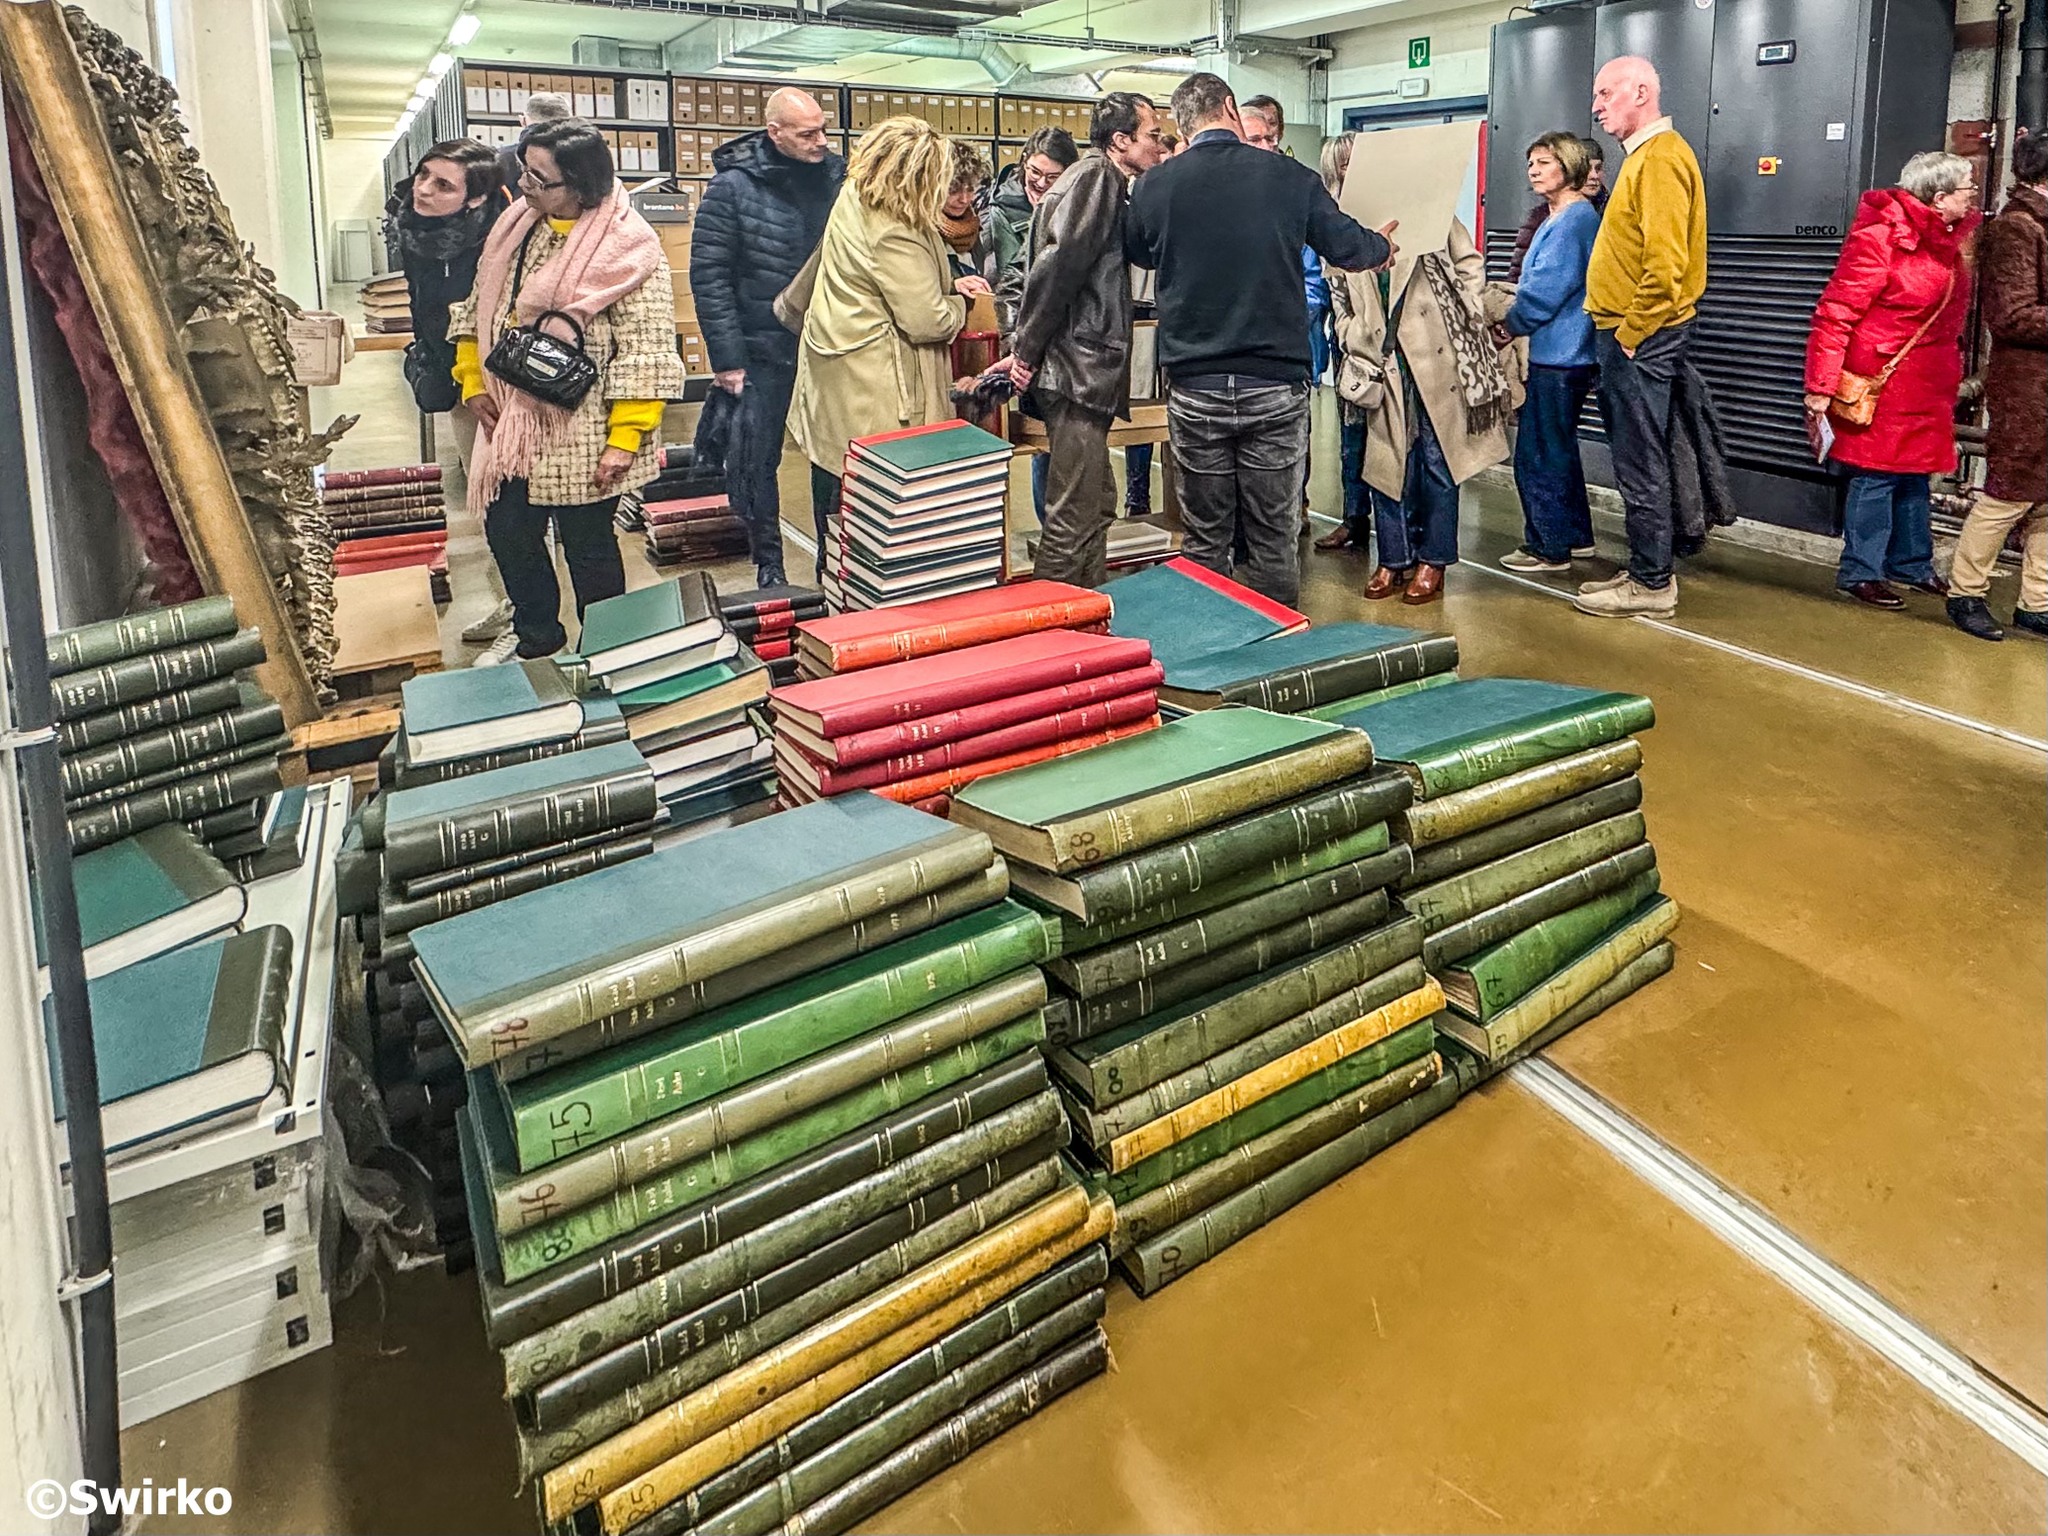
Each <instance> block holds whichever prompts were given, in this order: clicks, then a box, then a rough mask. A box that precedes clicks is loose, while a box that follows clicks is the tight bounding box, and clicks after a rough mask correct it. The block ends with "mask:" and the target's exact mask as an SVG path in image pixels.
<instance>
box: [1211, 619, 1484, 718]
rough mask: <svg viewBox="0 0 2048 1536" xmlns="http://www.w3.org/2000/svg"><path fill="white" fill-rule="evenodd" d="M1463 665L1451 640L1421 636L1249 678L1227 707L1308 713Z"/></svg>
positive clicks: (1227, 697)
mask: <svg viewBox="0 0 2048 1536" xmlns="http://www.w3.org/2000/svg"><path fill="white" fill-rule="evenodd" d="M1457 664H1458V642H1457V640H1456V638H1455V637H1453V636H1451V635H1417V636H1416V638H1415V642H1414V643H1413V644H1411V645H1391V646H1387V647H1385V648H1383V649H1381V650H1377V651H1363V652H1360V653H1359V654H1357V655H1354V656H1332V657H1329V658H1327V659H1326V660H1323V661H1316V662H1310V663H1309V664H1308V665H1306V666H1301V667H1295V668H1292V669H1290V670H1288V671H1285V672H1271V673H1268V674H1267V675H1266V676H1264V677H1255V678H1248V679H1247V680H1245V681H1244V682H1241V683H1233V684H1232V685H1230V686H1229V687H1227V688H1225V689H1224V690H1223V695H1222V697H1223V702H1224V703H1226V704H1248V705H1250V706H1251V707H1252V708H1254V709H1270V710H1272V711H1273V712H1274V713H1275V714H1281V715H1299V714H1305V713H1307V712H1308V711H1309V710H1312V709H1314V708H1316V707H1317V706H1318V705H1322V704H1329V703H1333V702H1334V701H1336V700H1338V699H1346V698H1350V697H1352V696H1353V695H1355V694H1361V693H1369V692H1373V691H1376V690H1379V689H1385V688H1394V687H1398V686H1399V685H1400V684H1402V683H1407V682H1413V681H1414V680H1416V679H1417V678H1420V677H1423V676H1425V675H1427V674H1430V673H1435V672H1445V671H1449V670H1450V669H1451V668H1452V667H1455V666H1456V665H1457Z"/></svg>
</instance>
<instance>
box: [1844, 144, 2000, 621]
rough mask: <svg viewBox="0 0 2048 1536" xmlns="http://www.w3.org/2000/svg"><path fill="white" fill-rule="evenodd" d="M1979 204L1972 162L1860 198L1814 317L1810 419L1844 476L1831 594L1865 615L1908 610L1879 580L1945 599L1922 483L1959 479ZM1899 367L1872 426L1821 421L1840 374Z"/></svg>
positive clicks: (1932, 168)
mask: <svg viewBox="0 0 2048 1536" xmlns="http://www.w3.org/2000/svg"><path fill="white" fill-rule="evenodd" d="M1976 204H1977V184H1976V178H1975V176H1974V175H1973V174H1972V171H1971V167H1970V162H1969V161H1967V160H1965V159H1963V158H1961V157H1960V156H1958V155H1946V154H1939V153H1928V154H1921V155H1915V156H1914V157H1913V158H1912V159H1911V160H1908V161H1907V162H1906V168H1905V170H1903V171H1902V172H1900V174H1899V185H1898V186H1896V187H1886V188H1882V189H1880V190H1877V191H1874V192H1866V193H1864V194H1863V200H1862V202H1861V203H1860V204H1859V205H1858V206H1857V209H1856V221H1855V223H1854V224H1853V225H1851V226H1850V229H1849V238H1848V239H1847V240H1845V241H1843V242H1842V254H1841V258H1840V259H1839V260H1838V261H1837V262H1836V263H1835V275H1834V276H1833V277H1832V278H1830V279H1829V280H1828V286H1827V289H1826V291H1825V292H1823V293H1822V294H1821V297H1820V304H1819V305H1818V306H1817V307H1816V308H1815V310H1814V312H1813V330H1812V332H1811V334H1810V335H1809V336H1808V337H1807V342H1806V409H1807V413H1808V415H1809V417H1810V418H1812V419H1813V421H1814V422H1815V423H1816V430H1817V428H1818V423H1819V421H1820V419H1821V417H1822V416H1823V415H1826V416H1827V422H1828V425H1829V426H1831V427H1832V428H1833V429H1834V434H1835V442H1834V451H1833V458H1834V461H1835V462H1836V463H1837V464H1840V465H1842V466H1843V467H1844V468H1846V469H1848V470H1849V471H1850V479H1849V490H1848V497H1847V500H1846V501H1845V503H1844V505H1843V508H1842V564H1841V569H1840V571H1839V572H1838V573H1837V575H1836V578H1835V581H1836V585H1838V586H1839V587H1841V589H1842V590H1843V591H1845V592H1847V593H1848V594H1849V595H1850V596H1851V597H1854V598H1856V599H1857V600H1858V601H1860V602H1865V603H1868V604H1870V605H1871V606H1872V607H1874V608H1891V609H1897V608H1903V607H1905V606H1906V605H1905V602H1904V600H1903V599H1902V598H1901V597H1900V596H1899V594H1898V593H1897V592H1896V591H1894V590H1893V589H1892V588H1891V587H1890V586H1889V585H1888V584H1887V583H1886V580H1885V578H1886V577H1890V578H1891V580H1893V581H1898V582H1903V583H1904V584H1905V585H1907V586H1908V587H1910V588H1912V589H1913V590H1914V591H1916V592H1925V593H1927V594H1929V595H1930V596H1933V597H1946V596H1947V595H1948V585H1947V583H1946V582H1944V581H1943V580H1942V579H1941V578H1940V577H1939V576H1937V575H1935V574H1934V564H1933V556H1934V535H1933V530H1932V529H1931V528H1930V527H1929V525H1928V494H1927V481H1928V477H1929V476H1930V475H1935V474H1946V473H1948V472H1949V471H1951V470H1953V469H1954V468H1955V467H1956V442H1955V411H1956V390H1957V389H1958V387H1959V386H1960V385H1961V384H1962V381H1963V358H1962V347H1961V343H1962V336H1963V327H1964V324H1965V320H1966V317H1967V316H1968V315H1969V312H1970V270H1969V264H1968V261H1967V260H1966V259H1965V258H1966V254H1967V246H1968V243H1969V238H1970V234H1971V232H1972V231H1973V230H1975V229H1976V227H1977V223H1978V220H1979V219H1980V218H1981V216H1982V215H1981V214H1980V213H1979V212H1978V209H1977V206H1976ZM1916 335H1917V336H1918V338H1919V339H1918V340H1917V341H1915V340H1914V337H1915V336H1916ZM1909 347H1910V351H1908V350H1907V349H1908V348H1909ZM1902 352H1903V353H1905V355H1904V357H1903V358H1901V356H1900V354H1901V353H1902ZM1894 362H1896V368H1895V370H1894V372H1893V373H1892V375H1891V377H1890V379H1889V380H1887V381H1886V383H1885V385H1884V387H1883V390H1882V392H1881V393H1880V394H1879V396H1878V400H1877V412H1876V415H1875V416H1874V417H1873V418H1872V420H1871V422H1870V424H1869V425H1868V426H1862V427H1859V426H1855V425H1853V424H1852V423H1849V422H1845V421H1843V420H1842V419H1841V418H1840V417H1839V416H1837V415H1832V414H1828V408H1829V406H1830V404H1831V403H1832V402H1833V400H1834V397H1835V392H1836V386H1837V385H1838V384H1840V382H1841V377H1842V373H1843V371H1844V370H1845V369H1846V370H1848V371H1850V372H1852V373H1859V374H1862V375H1864V376H1865V377H1868V378H1875V377H1876V376H1877V375H1879V374H1881V373H1882V372H1883V371H1884V370H1885V368H1886V367H1887V366H1890V365H1892V364H1893V363H1894Z"/></svg>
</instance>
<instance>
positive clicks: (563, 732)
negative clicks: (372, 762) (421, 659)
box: [399, 658, 584, 767]
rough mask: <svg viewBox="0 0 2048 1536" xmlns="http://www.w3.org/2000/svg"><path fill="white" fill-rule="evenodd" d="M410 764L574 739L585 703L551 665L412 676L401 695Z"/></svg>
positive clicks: (522, 663)
mask: <svg viewBox="0 0 2048 1536" xmlns="http://www.w3.org/2000/svg"><path fill="white" fill-rule="evenodd" d="M399 693H400V697H401V700H402V705H401V707H402V708H403V710H404V714H405V750H406V759H407V761H408V762H410V763H413V764H415V765H417V766H420V767H429V766H432V765H434V764H436V763H445V762H449V761H451V760H453V759H456V758H468V757H475V756H478V755H479V754H483V753H490V752H503V751H507V750H510V749H512V748H518V747H531V746H539V745H541V744H542V743H546V742H554V741H562V740H565V739H566V738H568V737H572V736H574V735H575V734H576V733H577V732H578V731H580V730H581V729H582V728H583V725H584V704H583V701H582V700H581V699H580V698H578V697H577V693H576V690H575V688H574V687H573V686H572V685H571V683H570V680H569V678H568V677H567V676H566V675H565V674H564V673H563V671H562V669H561V668H560V667H559V666H558V665H556V663H555V662H554V661H552V660H549V659H545V658H543V659H541V660H538V661H519V662H513V663H509V664H507V665H505V666H502V667H464V668H458V669H456V670H454V671H450V672H429V673H426V674H424V675H422V676H419V677H414V678H408V679H407V680H406V682H405V683H404V685H403V686H402V687H401V688H400V690H399Z"/></svg>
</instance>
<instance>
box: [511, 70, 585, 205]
mask: <svg viewBox="0 0 2048 1536" xmlns="http://www.w3.org/2000/svg"><path fill="white" fill-rule="evenodd" d="M575 115H576V114H575V112H574V111H573V110H572V109H571V107H570V105H569V98H568V97H566V96H564V95H563V94H562V93H561V92H560V91H535V92H534V93H533V94H532V95H531V96H529V97H527V98H526V100H525V101H524V102H522V103H520V107H519V143H518V144H507V145H506V146H505V147H504V148H503V149H501V150H499V151H498V169H499V170H501V171H503V172H504V173H505V195H506V196H507V197H514V198H516V197H519V196H521V195H522V194H521V192H520V190H519V173H520V172H521V171H523V170H525V169H526V165H525V162H524V161H522V160H521V159H520V158H519V151H520V148H521V147H522V146H523V145H524V144H525V143H526V130H527V129H529V128H531V127H533V126H534V124H536V123H559V122H564V121H566V120H567V119H569V118H571V117H574V116H575Z"/></svg>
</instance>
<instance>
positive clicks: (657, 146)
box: [640, 132, 668, 171]
mask: <svg viewBox="0 0 2048 1536" xmlns="http://www.w3.org/2000/svg"><path fill="white" fill-rule="evenodd" d="M661 159H662V157H661V135H660V134H659V133H655V132H648V133H643V134H641V135H640V169H641V170H643V171H665V170H667V169H668V167H667V166H665V165H663V164H662V163H661Z"/></svg>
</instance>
